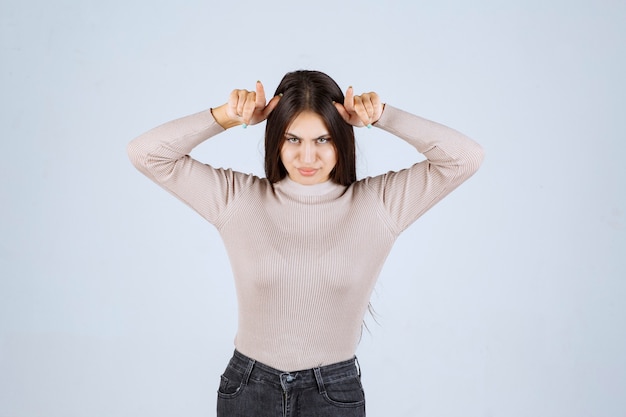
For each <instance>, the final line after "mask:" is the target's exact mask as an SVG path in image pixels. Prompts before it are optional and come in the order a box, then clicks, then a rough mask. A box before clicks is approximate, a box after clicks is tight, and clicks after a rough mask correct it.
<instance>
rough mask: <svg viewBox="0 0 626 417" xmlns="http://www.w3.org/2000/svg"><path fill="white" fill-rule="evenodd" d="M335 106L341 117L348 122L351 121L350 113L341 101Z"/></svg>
mask: <svg viewBox="0 0 626 417" xmlns="http://www.w3.org/2000/svg"><path fill="white" fill-rule="evenodd" d="M335 108H336V109H337V111H338V112H339V115H340V116H341V118H342V119H343V120H344V121H345V122H346V123H349V122H350V114H349V113H348V112H347V110H346V108H345V107H344V106H343V104H341V103H335Z"/></svg>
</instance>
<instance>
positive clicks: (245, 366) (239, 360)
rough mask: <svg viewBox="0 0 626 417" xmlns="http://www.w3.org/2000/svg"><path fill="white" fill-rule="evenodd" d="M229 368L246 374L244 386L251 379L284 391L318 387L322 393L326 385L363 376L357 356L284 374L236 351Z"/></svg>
mask: <svg viewBox="0 0 626 417" xmlns="http://www.w3.org/2000/svg"><path fill="white" fill-rule="evenodd" d="M228 366H230V367H233V368H235V369H237V370H238V371H240V372H242V373H243V374H244V378H243V383H244V384H247V383H248V381H249V380H250V379H253V380H256V381H263V382H267V383H272V384H276V385H281V386H282V388H283V389H288V388H290V387H293V388H296V387H297V388H305V387H310V386H317V387H318V388H319V390H320V392H324V391H325V388H324V384H325V383H326V384H329V383H332V382H336V381H340V380H343V379H347V378H354V377H360V376H361V371H360V368H359V365H358V359H357V358H356V356H355V357H354V358H352V359H349V360H346V361H343V362H337V363H333V364H330V365H325V366H319V367H317V368H312V369H304V370H300V371H294V372H283V371H280V370H278V369H275V368H272V367H271V366H268V365H265V364H263V363H261V362H258V361H256V360H254V359H252V358H249V357H247V356H246V355H244V354H243V353H241V352H239V351H237V350H235V353H234V354H233V357H232V358H231V360H230V362H229V364H228Z"/></svg>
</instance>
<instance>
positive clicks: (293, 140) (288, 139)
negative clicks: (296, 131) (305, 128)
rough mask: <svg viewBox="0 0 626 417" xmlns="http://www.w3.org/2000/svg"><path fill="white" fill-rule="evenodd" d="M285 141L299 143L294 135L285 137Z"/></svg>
mask: <svg viewBox="0 0 626 417" xmlns="http://www.w3.org/2000/svg"><path fill="white" fill-rule="evenodd" d="M286 141H287V142H289V143H300V139H298V138H294V137H287V139H286Z"/></svg>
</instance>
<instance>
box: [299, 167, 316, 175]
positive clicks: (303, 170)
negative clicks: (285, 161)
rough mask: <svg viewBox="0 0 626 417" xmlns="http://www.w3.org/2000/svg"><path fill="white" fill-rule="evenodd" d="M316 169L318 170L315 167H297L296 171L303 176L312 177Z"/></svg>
mask: <svg viewBox="0 0 626 417" xmlns="http://www.w3.org/2000/svg"><path fill="white" fill-rule="evenodd" d="M317 171H318V170H317V169H315V168H298V172H299V173H300V175H302V176H303V177H312V176H313V175H315V174H316V173H317Z"/></svg>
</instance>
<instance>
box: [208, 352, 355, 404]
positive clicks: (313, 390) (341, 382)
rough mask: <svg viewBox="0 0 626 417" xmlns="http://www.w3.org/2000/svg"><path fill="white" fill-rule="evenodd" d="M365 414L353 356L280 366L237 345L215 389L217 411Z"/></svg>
mask: <svg viewBox="0 0 626 417" xmlns="http://www.w3.org/2000/svg"><path fill="white" fill-rule="evenodd" d="M364 416H365V395H364V393H363V388H362V386H361V374H360V370H359V369H358V362H357V360H356V358H354V359H351V360H348V361H344V362H339V363H335V364H332V365H327V366H322V367H318V368H314V369H307V370H304V371H297V372H282V371H279V370H277V369H274V368H271V367H269V366H267V365H264V364H262V363H260V362H257V361H255V360H254V359H251V358H248V357H247V356H245V355H243V354H241V353H240V352H238V351H235V353H234V355H233V357H232V359H231V360H230V362H229V363H228V366H227V367H226V370H225V371H224V374H223V375H222V376H221V381H220V387H219V389H218V391H217V417H364Z"/></svg>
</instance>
